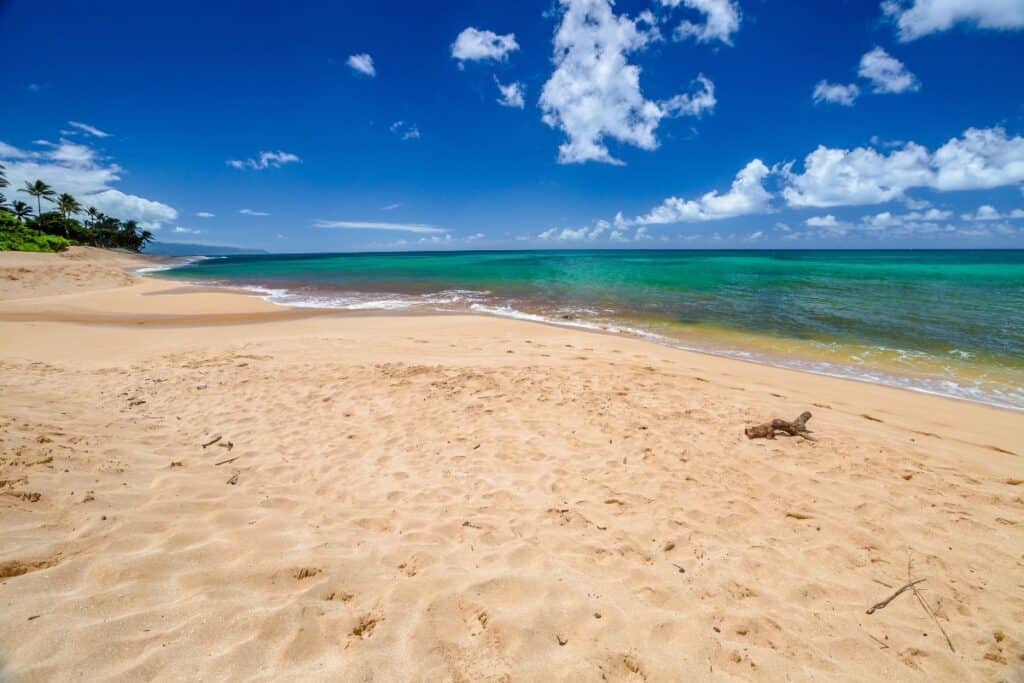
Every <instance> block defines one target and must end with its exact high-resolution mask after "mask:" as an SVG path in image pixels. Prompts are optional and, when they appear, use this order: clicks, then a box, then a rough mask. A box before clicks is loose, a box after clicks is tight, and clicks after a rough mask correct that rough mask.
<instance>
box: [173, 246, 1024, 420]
mask: <svg viewBox="0 0 1024 683" xmlns="http://www.w3.org/2000/svg"><path fill="white" fill-rule="evenodd" d="M165 274H166V275H169V276H172V277H180V278H186V279H191V280H206V281H217V282H220V283H224V284H232V285H243V286H250V287H259V288H265V290H266V294H267V295H268V296H269V298H271V300H274V301H277V302H280V303H287V304H291V305H306V306H326V307H337V308H359V309H366V308H387V309H404V308H412V307H423V306H427V307H431V308H441V309H445V310H447V309H455V310H459V309H464V308H471V309H473V310H477V311H481V312H489V313H497V314H503V315H511V316H516V317H527V318H530V317H533V316H540V317H542V318H545V319H550V320H553V321H557V322H561V323H563V324H578V325H584V326H588V325H596V326H601V327H612V328H615V329H624V328H628V329H629V330H631V331H633V332H635V333H641V334H646V335H650V336H652V337H655V338H658V339H660V340H662V341H665V342H666V343H675V344H678V345H682V346H688V347H694V348H699V349H702V350H707V351H711V352H717V353H724V354H727V355H734V356H740V357H748V358H751V359H754V360H762V361H765V362H773V363H777V364H782V365H789V366H795V367H802V368H804V369H808V370H813V371H817V372H826V373H829V374H843V375H850V376H855V377H859V378H861V379H866V380H869V381H878V382H884V383H887V384H896V385H900V386H906V387H908V388H914V389H919V390H924V391H931V392H934V393H941V394H948V395H951V396H958V397H962V398H971V399H974V400H983V401H986V402H992V403H997V404H1000V405H1005V406H1010V407H1016V408H1024V387H1022V384H1024V251H1017V250H1013V251H722V252H713V251H528V252H446V253H420V254H409V253H392V254H342V255H338V254H335V255H324V254H317V255H299V256H234V257H226V258H216V259H210V260H204V261H199V262H195V263H192V264H189V265H187V266H184V267H181V268H176V269H174V270H172V271H168V272H167V273H165Z"/></svg>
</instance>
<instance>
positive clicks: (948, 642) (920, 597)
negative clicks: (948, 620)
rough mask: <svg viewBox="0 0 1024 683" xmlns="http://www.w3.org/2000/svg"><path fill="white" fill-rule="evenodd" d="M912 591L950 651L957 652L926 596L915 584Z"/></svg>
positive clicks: (908, 558) (911, 588) (908, 567)
mask: <svg viewBox="0 0 1024 683" xmlns="http://www.w3.org/2000/svg"><path fill="white" fill-rule="evenodd" d="M907 578H908V579H909V578H910V554H909V553H908V554H907ZM915 583H916V582H915ZM910 590H912V591H914V597H915V598H917V601H918V602H919V603H920V604H921V609H923V610H924V612H925V614H927V615H928V616H929V617H931V618H932V621H934V622H935V625H936V626H938V627H939V630H940V631H942V637H943V638H945V639H946V645H949V651H950V652H956V650H955V649H954V648H953V641H952V640H950V639H949V634H948V633H946V629H944V628H942V624H940V623H939V619H938V617H936V616H935V613H934V612H932V608H931V607H929V606H928V603H927V602H926V601H925V599H924V596H923V595H921V591H919V590H917V586H916V585H914V584H913V583H912V584H910Z"/></svg>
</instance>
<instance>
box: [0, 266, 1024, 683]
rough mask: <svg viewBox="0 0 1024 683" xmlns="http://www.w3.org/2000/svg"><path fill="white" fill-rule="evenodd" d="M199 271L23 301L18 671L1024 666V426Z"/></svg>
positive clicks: (14, 670) (19, 312) (3, 646)
mask: <svg viewBox="0 0 1024 683" xmlns="http://www.w3.org/2000/svg"><path fill="white" fill-rule="evenodd" d="M117 265H119V264H111V265H110V266H109V268H111V269H114V267H116V266H117ZM2 266H3V262H2V260H0V267H2ZM111 277H113V276H111ZM167 289H168V286H167V285H163V284H160V283H156V284H154V283H153V282H146V283H142V284H134V285H131V286H128V287H123V288H120V289H116V290H104V291H93V292H85V293H78V294H70V295H64V296H56V297H46V298H37V299H32V300H31V301H28V300H24V299H23V300H21V301H11V302H8V303H6V304H2V305H0V386H2V396H0V661H2V662H3V664H0V666H3V665H5V666H6V668H3V669H0V671H2V674H0V676H2V675H7V676H10V677H11V678H12V679H14V680H66V679H70V678H75V679H77V678H84V679H89V680H95V679H123V680H149V679H159V680H180V679H183V678H188V679H231V680H234V679H260V680H270V679H273V680H280V679H283V678H290V679H306V680H380V681H393V680H416V681H419V680H431V681H433V680H449V681H485V680H511V681H518V680H569V681H599V680H610V681H630V680H638V681H639V680H649V681H669V680H710V679H714V680H828V681H836V680H850V681H854V680H882V679H885V680H890V681H892V680H899V681H904V680H921V681H925V680H929V681H934V680H951V681H953V680H957V681H964V680H967V681H971V680H977V681H988V680H1020V677H1021V672H1022V671H1024V659H1022V656H1024V633H1022V630H1021V626H1020V625H1021V624H1022V623H1024V529H1022V524H1024V515H1022V514H1021V513H1022V510H1024V483H1022V480H1024V464H1022V462H1021V453H1022V452H1024V443H1022V435H1024V416H1022V415H1021V414H1020V413H1012V412H1008V411H1000V410H995V409H989V408H985V407H982V406H976V405H971V404H967V403H962V402H955V401H950V400H945V399H940V398H935V397H928V396H923V395H919V394H911V393H906V392H900V391H896V390H892V389H886V388H882V387H873V386H868V385H864V384H858V383H853V382H846V381H841V380H835V379H830V378H823V377H815V376H810V375H801V374H797V373H794V372H790V371H785V370H779V369H773V368H764V367H758V366H753V365H748V364H744V363H740V362H735V361H728V360H723V359H717V358H711V357H706V356H701V355H697V354H689V353H683V352H679V351H674V350H671V349H666V348H661V347H658V346H654V345H651V344H647V343H644V342H640V341H634V340H629V339H623V338H616V337H611V336H603V335H593V334H586V333H582V332H576V331H571V330H564V329H558V328H553V327H546V326H539V325H530V324H526V323H518V322H511V321H505V320H494V319H488V318H482V317H461V316H432V317H358V316H344V315H340V316H322V315H320V316H312V317H308V316H307V317H297V316H294V315H291V316H289V314H288V313H287V312H282V311H281V310H280V309H276V308H274V307H272V306H270V305H269V304H265V303H264V302H261V301H259V300H257V299H252V298H248V297H241V296H235V295H229V294H209V293H195V294H166V295H161V294H159V293H158V292H160V291H166V290H167ZM28 311H31V312H32V313H33V315H34V316H35V317H34V318H32V319H28V318H27V317H26V316H27V314H28ZM104 311H105V313H104V314H103V315H104V316H105V317H104V318H103V319H102V320H99V319H92V320H91V321H90V320H87V318H88V316H97V315H99V314H100V312H104ZM238 311H244V312H245V313H246V315H248V316H249V317H248V318H246V319H245V320H238V319H237V318H232V317H231V316H230V315H229V314H235V313H237V312H238ZM174 316H187V317H185V318H182V319H181V322H180V323H175V322H174V320H173V318H174ZM46 320H49V322H47V321H46ZM62 320H64V321H71V320H74V321H75V322H61V321H62ZM804 409H809V410H811V411H812V412H813V413H814V418H813V419H812V420H811V423H810V424H811V426H812V428H813V429H815V431H816V435H817V436H818V437H819V440H818V441H817V442H813V443H812V442H807V441H803V440H797V439H778V440H776V441H774V442H772V441H748V440H747V439H746V438H745V437H744V436H743V432H742V429H743V426H744V425H746V424H749V423H752V422H757V421H761V420H763V419H766V418H769V417H772V416H784V417H789V418H792V417H794V416H795V415H796V414H798V413H799V412H800V411H802V410H804ZM218 435H219V436H220V437H221V439H220V441H219V442H217V443H215V444H212V445H210V446H209V447H207V448H203V447H202V444H204V443H206V442H209V441H211V440H212V439H213V438H214V437H215V436H218ZM228 443H230V444H231V447H230V448H228V447H227V444H228ZM231 458H235V459H234V460H233V461H231V462H223V461H226V460H228V459H231ZM221 462H223V464H217V463H221ZM908 558H909V559H910V561H912V564H913V566H912V573H913V575H914V576H915V577H918V578H925V579H926V581H925V582H924V583H923V584H921V585H920V586H919V587H920V588H921V590H922V593H923V595H924V597H925V598H926V599H927V601H928V603H929V604H930V605H931V607H932V608H933V609H934V612H935V616H936V619H937V620H938V622H939V623H940V624H941V625H942V628H943V629H945V631H946V632H947V633H948V634H949V636H950V639H951V641H952V643H953V646H954V648H955V652H951V651H950V648H949V647H948V645H947V643H946V641H945V639H944V638H943V635H942V633H941V631H940V629H939V628H938V627H937V626H936V624H935V622H933V621H932V620H931V619H930V618H929V616H928V615H927V614H926V613H925V612H924V610H923V609H922V607H921V606H920V605H919V604H918V602H917V601H916V600H915V599H914V596H913V595H912V594H910V593H907V594H904V595H902V596H900V597H898V598H897V599H895V600H894V601H893V602H892V603H891V604H890V605H889V606H887V607H886V608H884V609H882V610H880V611H878V612H876V613H875V614H873V615H867V614H865V610H866V609H867V608H868V607H869V606H870V605H872V604H873V603H875V602H878V601H879V600H881V599H883V598H885V597H886V596H887V595H889V594H891V593H892V592H893V591H894V590H895V589H896V588H898V587H899V586H900V585H901V584H903V583H904V582H905V581H906V577H907V570H908V566H907V565H908Z"/></svg>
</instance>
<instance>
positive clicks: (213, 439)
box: [203, 434, 221, 448]
mask: <svg viewBox="0 0 1024 683" xmlns="http://www.w3.org/2000/svg"><path fill="white" fill-rule="evenodd" d="M220 439H221V436H220V434H218V435H217V436H215V437H213V438H212V439H210V440H209V441H207V442H206V443H204V444H203V448H206V447H207V446H212V445H213V444H215V443H217V442H218V441H220Z"/></svg>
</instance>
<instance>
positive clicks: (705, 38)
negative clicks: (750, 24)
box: [661, 0, 740, 45]
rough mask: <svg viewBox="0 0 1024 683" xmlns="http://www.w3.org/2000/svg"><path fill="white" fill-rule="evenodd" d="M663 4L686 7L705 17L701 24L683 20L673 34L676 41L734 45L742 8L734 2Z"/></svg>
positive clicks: (703, 0)
mask: <svg viewBox="0 0 1024 683" xmlns="http://www.w3.org/2000/svg"><path fill="white" fill-rule="evenodd" d="M661 4H662V5H663V6H665V7H672V8H675V7H679V5H684V6H685V7H688V8H689V9H691V10H694V11H696V12H698V13H700V14H702V15H704V16H703V21H701V22H693V21H689V20H683V21H682V22H681V23H680V24H679V25H678V26H677V27H676V29H675V31H674V32H673V36H674V37H675V39H676V40H685V39H687V38H693V39H694V40H696V41H697V42H698V43H707V42H710V41H712V40H720V41H722V42H723V43H725V44H726V45H732V34H734V33H736V32H737V31H739V30H740V8H739V5H738V4H737V3H736V2H735V1H734V0H661Z"/></svg>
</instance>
